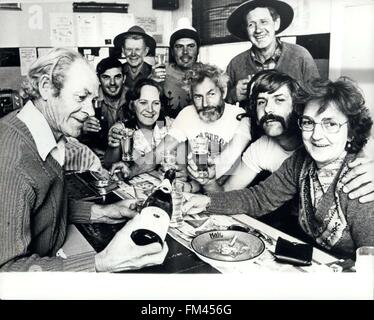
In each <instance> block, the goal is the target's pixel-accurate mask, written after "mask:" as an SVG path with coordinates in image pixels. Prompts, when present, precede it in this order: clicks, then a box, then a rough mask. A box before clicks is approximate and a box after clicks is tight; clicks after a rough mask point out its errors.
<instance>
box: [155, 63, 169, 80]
mask: <svg viewBox="0 0 374 320" xmlns="http://www.w3.org/2000/svg"><path fill="white" fill-rule="evenodd" d="M165 78H166V68H165V65H164V64H156V65H154V66H153V67H152V79H153V80H155V81H157V82H162V81H165Z"/></svg>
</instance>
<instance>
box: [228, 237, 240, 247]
mask: <svg viewBox="0 0 374 320" xmlns="http://www.w3.org/2000/svg"><path fill="white" fill-rule="evenodd" d="M237 238H238V236H237V235H235V236H234V237H233V238H232V240H231V242H230V244H229V246H230V247H232V246H233V245H234V243H235V241H236V239H237Z"/></svg>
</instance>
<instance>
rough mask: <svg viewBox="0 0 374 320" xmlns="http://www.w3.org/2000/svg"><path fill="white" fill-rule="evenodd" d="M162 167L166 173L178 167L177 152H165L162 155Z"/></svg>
mask: <svg viewBox="0 0 374 320" xmlns="http://www.w3.org/2000/svg"><path fill="white" fill-rule="evenodd" d="M161 156H162V159H161V166H162V170H163V171H164V172H166V171H168V170H169V169H176V167H177V152H176V151H175V150H171V151H164V152H162V154H161Z"/></svg>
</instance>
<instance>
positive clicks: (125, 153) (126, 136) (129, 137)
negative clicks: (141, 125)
mask: <svg viewBox="0 0 374 320" xmlns="http://www.w3.org/2000/svg"><path fill="white" fill-rule="evenodd" d="M134 132H135V130H133V129H129V128H125V129H123V131H122V139H121V147H122V160H123V161H132V160H133V156H132V153H133V149H134Z"/></svg>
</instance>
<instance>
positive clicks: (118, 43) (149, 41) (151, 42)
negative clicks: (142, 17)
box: [113, 31, 156, 55]
mask: <svg viewBox="0 0 374 320" xmlns="http://www.w3.org/2000/svg"><path fill="white" fill-rule="evenodd" d="M130 35H139V36H142V37H143V38H144V41H145V44H146V46H147V47H148V48H149V51H148V55H151V54H152V53H153V54H154V52H155V49H156V41H155V39H153V38H152V37H151V36H149V35H148V34H146V33H142V32H136V31H127V32H123V33H120V34H119V35H117V36H116V37H115V38H114V40H113V44H114V46H115V47H116V48H122V46H123V42H124V41H125V38H126V37H127V36H130Z"/></svg>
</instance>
